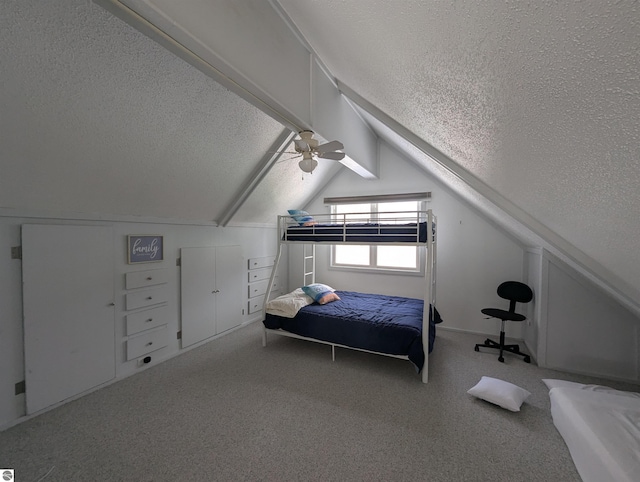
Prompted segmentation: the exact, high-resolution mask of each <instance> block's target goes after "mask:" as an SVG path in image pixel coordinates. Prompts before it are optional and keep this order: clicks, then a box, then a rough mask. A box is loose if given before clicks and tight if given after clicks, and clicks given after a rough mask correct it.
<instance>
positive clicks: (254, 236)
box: [0, 211, 287, 428]
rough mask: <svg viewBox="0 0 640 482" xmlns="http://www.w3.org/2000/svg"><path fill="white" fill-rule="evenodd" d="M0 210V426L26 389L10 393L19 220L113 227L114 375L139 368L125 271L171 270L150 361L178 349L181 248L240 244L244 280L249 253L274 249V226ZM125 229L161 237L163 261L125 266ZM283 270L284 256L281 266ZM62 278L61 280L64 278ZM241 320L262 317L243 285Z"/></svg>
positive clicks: (19, 358)
mask: <svg viewBox="0 0 640 482" xmlns="http://www.w3.org/2000/svg"><path fill="white" fill-rule="evenodd" d="M2 214H3V213H2V212H1V211H0V253H4V254H3V256H0V299H1V300H2V302H1V303H0V366H1V367H2V370H0V428H1V427H3V426H6V425H7V424H10V423H11V422H14V421H15V420H17V419H19V418H20V417H21V416H23V415H24V413H25V407H24V394H21V395H17V396H16V395H14V393H15V384H16V383H18V382H20V381H22V380H24V379H25V374H24V350H23V346H24V343H23V329H22V286H21V285H22V277H21V261H20V260H14V259H11V256H10V253H11V247H12V246H19V245H20V227H21V225H22V224H25V223H28V224H51V223H54V224H79V225H96V224H99V225H109V226H112V227H113V232H114V252H115V259H114V260H113V263H114V272H115V279H114V292H115V295H116V296H115V303H116V307H115V340H116V378H117V379H121V378H124V377H127V376H129V375H132V374H134V373H136V372H137V371H138V370H140V369H142V368H140V367H138V366H136V363H135V361H129V362H127V361H126V342H125V339H126V336H125V335H126V333H125V306H124V299H125V290H124V278H125V273H127V272H130V271H135V270H142V269H155V268H166V269H168V270H169V272H170V279H169V282H168V287H169V290H170V293H171V294H170V298H169V302H168V309H169V312H170V313H171V317H170V320H171V321H170V323H169V333H170V334H171V335H170V338H169V345H168V346H167V347H165V348H163V349H161V350H158V351H157V352H155V353H154V357H153V359H154V362H158V361H162V360H164V359H167V358H168V357H172V356H175V355H177V354H179V353H180V351H181V350H180V342H179V340H178V339H177V337H176V333H177V332H178V331H179V330H180V329H181V328H180V327H181V325H180V304H179V300H180V291H179V290H180V268H179V267H178V266H176V259H177V258H178V257H179V254H180V248H183V247H199V246H224V245H240V246H241V247H242V253H243V257H244V259H245V262H244V264H243V266H242V267H241V269H242V279H243V280H247V263H246V260H247V259H248V258H251V257H263V256H272V255H274V254H275V252H276V235H275V229H274V228H268V227H265V226H261V227H233V228H219V227H214V226H206V225H192V224H176V223H171V222H163V221H161V220H160V221H158V220H153V221H149V222H144V221H138V220H134V221H129V220H122V219H120V220H118V219H116V220H99V219H94V220H91V219H86V218H82V219H80V218H79V217H76V216H67V217H66V218H65V217H64V216H62V215H61V216H60V217H59V218H51V217H31V216H30V215H29V214H27V213H25V214H23V216H22V217H19V216H17V215H14V214H13V213H12V214H11V216H8V215H7V216H2ZM128 234H159V235H163V236H164V261H163V262H161V263H153V264H143V265H128V264H127V262H126V259H127V257H126V236H127V235H128ZM283 268H284V271H283V272H284V273H286V269H287V267H286V260H285V265H284V266H283ZM63 281H64V280H61V282H63ZM243 308H244V313H245V315H244V316H243V323H249V322H252V321H256V320H260V319H261V317H262V313H261V312H258V313H254V314H252V315H251V316H249V315H248V310H247V289H246V286H243Z"/></svg>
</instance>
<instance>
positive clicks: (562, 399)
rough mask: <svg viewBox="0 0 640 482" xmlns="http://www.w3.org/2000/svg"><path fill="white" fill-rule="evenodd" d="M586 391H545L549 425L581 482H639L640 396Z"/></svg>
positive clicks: (566, 388)
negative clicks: (549, 409) (553, 429)
mask: <svg viewBox="0 0 640 482" xmlns="http://www.w3.org/2000/svg"><path fill="white" fill-rule="evenodd" d="M576 385H577V384H576ZM590 387H594V386H590V385H584V386H582V388H581V387H577V388H576V387H572V386H557V387H555V388H552V389H551V390H550V391H549V397H550V399H551V414H552V417H553V423H554V425H555V426H556V428H557V429H558V431H559V432H560V434H561V435H562V437H563V438H564V441H565V443H566V444H567V447H568V448H569V452H570V453H571V457H572V458H573V461H574V463H575V465H576V469H577V470H578V473H579V474H580V477H582V480H583V481H584V482H591V481H593V482H602V481H605V480H606V481H608V480H611V481H613V480H615V481H616V482H624V481H629V482H631V481H637V480H639V478H638V477H639V474H640V394H637V393H633V392H623V391H618V390H613V389H607V388H606V387H597V388H599V389H596V390H594V389H590ZM602 388H604V390H602Z"/></svg>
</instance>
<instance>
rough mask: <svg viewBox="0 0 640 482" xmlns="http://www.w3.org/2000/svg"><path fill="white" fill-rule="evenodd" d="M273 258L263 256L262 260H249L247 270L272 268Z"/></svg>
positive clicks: (274, 258) (274, 259)
mask: <svg viewBox="0 0 640 482" xmlns="http://www.w3.org/2000/svg"><path fill="white" fill-rule="evenodd" d="M275 261H276V257H275V256H265V257H264V258H249V269H257V268H266V267H267V266H273V263H275Z"/></svg>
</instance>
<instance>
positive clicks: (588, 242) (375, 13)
mask: <svg viewBox="0 0 640 482" xmlns="http://www.w3.org/2000/svg"><path fill="white" fill-rule="evenodd" d="M272 2H273V3H274V4H275V5H278V4H279V5H280V6H281V8H282V9H283V11H284V14H285V15H284V16H289V17H290V18H291V19H292V20H293V22H294V23H295V25H296V27H297V29H298V30H299V32H300V34H301V35H302V36H303V37H304V38H305V40H306V41H307V42H308V44H309V45H310V46H311V48H312V49H313V50H314V51H315V53H316V54H317V55H318V56H319V58H320V59H321V61H322V63H323V64H324V65H325V66H326V67H327V69H328V71H330V72H331V74H332V75H333V76H335V77H336V78H337V79H338V81H339V82H340V83H342V84H344V85H346V86H348V87H349V89H351V90H352V91H353V92H355V93H357V95H358V96H360V97H361V98H362V99H365V100H366V101H367V102H368V103H369V104H370V105H373V106H375V108H376V109H378V110H379V111H381V112H383V113H384V114H385V116H387V117H388V118H389V119H392V120H393V122H395V123H397V125H399V126H401V127H402V129H404V130H405V131H406V132H408V133H410V134H411V135H415V136H416V137H417V138H418V139H420V140H421V141H422V142H424V143H427V144H428V145H430V146H433V147H434V148H435V149H437V150H439V151H440V152H441V153H443V155H445V156H447V158H448V159H450V160H451V161H452V162H453V163H455V171H456V172H457V174H458V177H457V178H455V177H454V180H453V182H454V183H457V188H458V190H459V191H462V190H463V188H464V184H465V182H464V181H467V183H466V184H467V185H472V186H478V185H480V186H485V187H486V189H482V191H483V192H484V193H489V194H491V193H496V196H489V197H488V198H489V200H490V201H493V202H496V200H497V204H498V206H497V207H498V208H501V207H504V206H500V201H501V200H504V202H505V203H508V204H509V205H510V206H513V207H515V208H516V209H517V210H521V211H522V212H524V213H526V215H527V216H529V217H530V219H533V220H535V222H536V223H538V224H539V225H540V226H543V227H544V230H547V232H551V233H554V235H555V236H557V239H560V240H563V241H565V240H566V244H565V245H567V246H570V247H573V249H575V250H576V252H579V253H580V254H582V253H584V254H585V255H586V256H587V257H588V259H590V260H595V262H596V263H597V264H598V266H600V267H603V269H602V270H601V271H600V272H601V273H604V274H605V275H606V276H605V278H607V279H609V280H613V281H614V282H615V284H616V285H617V286H618V287H622V289H623V291H625V292H626V293H636V294H637V293H639V292H640V291H639V288H638V287H640V257H638V256H637V255H636V253H637V251H638V248H639V247H640V246H639V242H638V239H640V223H638V219H639V218H640V152H639V151H640V148H639V146H640V121H639V119H640V70H639V66H640V49H638V48H637V46H638V45H640V11H639V8H640V7H639V5H638V2H637V1H615V2H614V1H606V0H588V1H579V2H578V1H574V2H557V1H555V0H554V1H550V0H546V1H545V0H542V1H538V2H524V1H523V2H507V1H503V0H487V1H483V2H476V1H472V0H464V1H456V2H436V1H434V0H419V1H418V0H413V1H410V0H398V1H395V2H386V1H385V2H383V1H379V0H378V1H371V2H368V4H367V6H366V8H363V5H362V2H360V1H355V0H323V1H322V2H319V1H313V0H304V1H303V0H279V1H278V2H276V0H272ZM227 4H228V5H227V7H229V8H231V6H232V4H230V3H229V2H227ZM283 28H286V26H284V25H283ZM0 42H1V45H2V49H0V67H1V68H0V86H1V89H0V132H2V137H1V147H2V153H1V156H2V157H1V159H0V161H1V163H2V175H1V176H0V208H21V209H33V210H47V211H53V212H58V213H59V212H62V213H68V212H76V211H78V212H83V213H99V214H100V215H133V216H146V217H160V218H175V219H181V220H193V221H196V222H199V221H205V222H206V221H211V220H214V221H215V220H218V219H220V217H224V215H225V210H226V209H227V207H229V206H230V205H231V204H232V203H233V202H234V200H236V199H238V195H239V191H240V190H241V189H242V186H246V185H247V183H248V182H249V181H250V180H251V179H252V176H253V175H254V173H255V172H256V168H257V167H259V166H260V164H261V163H262V162H264V159H265V152H267V151H268V150H269V149H271V148H272V144H273V143H274V140H275V139H277V138H278V136H281V135H282V132H283V126H282V125H281V124H279V123H278V122H276V121H274V120H273V119H272V118H270V117H268V116H267V115H266V114H264V112H263V111H262V110H259V109H257V108H256V107H254V106H253V105H250V104H249V103H247V102H246V101H245V100H243V99H241V98H240V97H238V96H237V95H236V94H234V93H232V92H230V91H229V90H227V89H226V88H224V87H222V86H221V85H220V84H218V83H216V82H215V81H213V80H212V79H211V78H210V77H207V76H206V75H204V74H203V73H202V72H200V71H199V70H197V69H196V68H194V67H193V66H191V65H190V64H187V63H186V62H185V61H183V60H181V59H180V58H178V57H177V56H175V55H174V54H172V53H170V52H169V51H167V50H165V49H164V48H163V47H161V46H160V45H159V44H157V43H156V42H155V41H153V40H150V39H149V38H147V37H146V36H144V35H143V34H141V33H140V32H138V31H137V30H135V29H134V28H132V27H130V26H129V25H127V24H126V23H124V22H123V21H121V20H119V19H118V18H115V17H114V16H113V15H112V14H110V13H109V12H107V11H105V10H103V9H102V8H101V7H99V6H97V5H95V4H94V3H93V2H87V1H86V0H75V1H72V0H50V1H47V2H40V1H37V0H23V1H20V2H3V3H2V14H1V15H0ZM230 60H231V61H233V59H230ZM239 60H242V59H239ZM245 60H246V59H245ZM285 87H286V86H285ZM370 122H372V123H374V122H375V121H372V120H371V119H370ZM378 127H379V129H378V132H379V133H380V132H384V136H386V139H387V140H388V141H389V142H391V143H393V142H394V141H395V142H396V147H398V148H399V149H400V150H401V151H402V152H405V154H407V155H408V156H410V157H412V158H413V159H414V160H415V161H416V162H417V163H419V164H422V165H423V166H424V167H425V168H426V169H427V170H429V171H430V172H432V173H434V174H435V175H438V172H442V169H441V168H439V167H437V168H436V167H434V165H433V163H432V160H431V159H430V158H429V157H428V156H424V155H420V153H419V152H417V153H415V150H413V148H412V147H411V146H409V145H407V143H406V142H405V141H403V140H402V139H400V141H398V139H397V138H395V139H394V138H393V135H391V134H390V133H389V132H388V130H384V129H383V127H384V126H378ZM403 143H404V144H403ZM412 152H414V153H415V154H416V155H415V156H411V153H412ZM339 168H340V167H339V165H337V164H328V165H321V166H320V167H319V168H318V169H317V170H316V171H315V172H314V173H313V175H312V176H305V179H304V180H303V179H302V174H301V172H300V171H299V170H297V168H296V167H295V165H294V164H286V163H278V164H275V166H274V167H273V169H271V171H270V172H268V173H267V175H266V176H265V178H264V179H263V180H262V182H261V184H260V185H259V186H258V187H257V188H256V189H255V191H254V192H253V194H252V195H251V196H249V197H248V199H247V201H246V202H245V204H244V205H243V206H242V207H241V208H240V209H239V211H238V212H237V214H236V215H235V216H234V217H233V218H232V220H231V222H232V223H233V222H272V220H273V213H274V212H276V211H278V212H282V211H283V210H284V209H285V208H286V207H290V206H304V204H305V202H306V200H308V199H309V196H311V195H313V193H314V192H317V189H319V188H320V187H321V186H322V185H323V184H324V183H326V182H328V181H329V180H330V179H331V177H332V176H333V174H334V173H335V172H336V170H337V169H339ZM469 181H470V182H469ZM481 194H482V193H481ZM467 199H468V200H470V201H473V200H474V199H476V200H478V199H480V197H478V196H473V195H470V196H467ZM265 206H269V208H270V209H264V207H265ZM506 211H507V212H508V211H513V209H511V210H509V209H507V210H506ZM513 226H517V223H514V224H513ZM544 230H543V231H544ZM540 233H541V231H538V234H540ZM618 281H619V282H618Z"/></svg>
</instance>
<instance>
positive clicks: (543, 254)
mask: <svg viewBox="0 0 640 482" xmlns="http://www.w3.org/2000/svg"><path fill="white" fill-rule="evenodd" d="M528 257H529V259H530V263H529V264H530V267H531V272H530V275H531V276H530V279H532V280H533V279H534V278H535V276H538V277H539V279H538V281H537V282H536V281H535V280H534V281H533V283H534V291H535V296H536V298H537V299H538V300H539V303H537V305H536V308H537V309H536V312H535V313H533V314H532V315H533V316H532V317H531V320H533V323H529V324H528V325H527V327H526V330H527V331H526V334H525V340H526V342H527V346H529V347H531V348H532V349H533V350H535V351H536V358H537V361H538V364H539V365H540V366H544V367H548V368H556V369H559V370H563V371H567V372H572V373H580V374H587V375H595V376H600V377H604V378H610V379H615V380H625V381H632V382H636V383H637V382H640V329H639V328H640V320H638V318H637V317H636V316H635V315H634V314H633V313H631V312H630V311H629V310H627V309H626V308H625V307H623V306H622V305H621V304H620V303H618V302H617V301H615V300H614V299H613V298H612V297H611V296H610V295H609V294H607V293H605V292H604V291H603V290H602V289H600V288H598V287H597V286H596V285H595V284H594V283H593V282H591V281H590V280H588V279H586V278H585V277H584V276H582V275H580V274H579V273H577V272H576V271H575V270H573V269H571V268H570V267H569V266H567V265H566V263H563V262H562V261H560V260H558V259H557V258H556V257H554V256H553V255H551V254H550V253H548V252H547V251H545V250H535V251H531V252H529V253H528Z"/></svg>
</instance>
